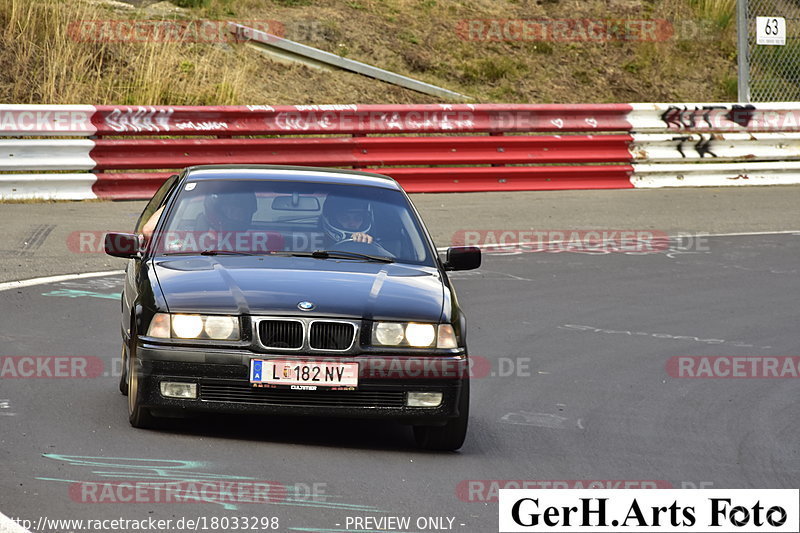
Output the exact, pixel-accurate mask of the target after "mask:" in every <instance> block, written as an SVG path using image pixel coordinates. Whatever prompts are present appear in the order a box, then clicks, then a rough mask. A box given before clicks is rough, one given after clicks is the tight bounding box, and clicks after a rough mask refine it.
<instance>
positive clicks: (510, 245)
mask: <svg viewBox="0 0 800 533" xmlns="http://www.w3.org/2000/svg"><path fill="white" fill-rule="evenodd" d="M563 231H564V232H567V231H586V230H563ZM590 231H603V230H602V229H599V230H590ZM653 231H655V230H653ZM792 234H796V235H800V229H793V230H782V231H750V232H741V233H699V232H698V233H688V232H687V233H684V234H681V235H667V236H666V238H667V239H686V238H690V237H691V238H696V237H747V236H751V235H792ZM659 238H662V239H663V238H664V237H659ZM560 242H564V241H545V242H542V243H537V244H558V243H560ZM530 244H531V242H508V243H502V244H500V243H496V244H475V245H473V246H477V247H478V248H480V249H482V250H483V249H492V248H513V247H515V246H525V245H530ZM459 246H460V245H459ZM447 248H449V247H448V246H440V247H438V248H436V251H437V252H446V251H447ZM0 290H1V289H0Z"/></svg>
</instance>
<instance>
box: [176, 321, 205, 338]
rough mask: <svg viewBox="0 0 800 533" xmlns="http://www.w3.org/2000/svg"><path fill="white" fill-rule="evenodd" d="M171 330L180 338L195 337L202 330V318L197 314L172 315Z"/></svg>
mask: <svg viewBox="0 0 800 533" xmlns="http://www.w3.org/2000/svg"><path fill="white" fill-rule="evenodd" d="M172 331H173V333H175V336H176V337H180V338H181V339H196V338H197V337H199V336H200V334H201V333H202V332H203V319H202V318H201V317H200V316H199V315H173V316H172Z"/></svg>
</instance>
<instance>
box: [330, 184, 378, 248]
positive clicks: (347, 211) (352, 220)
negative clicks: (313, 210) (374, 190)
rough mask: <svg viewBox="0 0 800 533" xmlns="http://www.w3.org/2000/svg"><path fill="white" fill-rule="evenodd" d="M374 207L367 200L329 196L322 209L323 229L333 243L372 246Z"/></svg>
mask: <svg viewBox="0 0 800 533" xmlns="http://www.w3.org/2000/svg"><path fill="white" fill-rule="evenodd" d="M372 223H373V215H372V207H371V206H370V204H369V202H367V201H366V200H361V199H359V198H347V197H342V196H329V197H328V198H327V199H326V200H325V205H324V206H323V208H322V229H323V230H324V231H325V237H326V239H327V240H328V241H329V242H330V243H331V244H335V243H340V242H342V241H347V240H353V241H355V242H363V243H367V244H371V243H372V241H373V240H374V239H373V237H372V235H370V234H369V233H368V232H369V230H370V229H371V228H372Z"/></svg>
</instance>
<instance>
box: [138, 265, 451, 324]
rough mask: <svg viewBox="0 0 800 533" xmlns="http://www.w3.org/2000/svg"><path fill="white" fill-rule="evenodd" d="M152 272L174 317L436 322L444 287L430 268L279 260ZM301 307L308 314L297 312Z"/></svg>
mask: <svg viewBox="0 0 800 533" xmlns="http://www.w3.org/2000/svg"><path fill="white" fill-rule="evenodd" d="M153 264H154V268H155V273H156V276H157V278H158V281H159V284H160V286H161V291H162V293H163V295H164V298H165V300H166V303H167V307H168V308H169V311H170V312H172V313H212V314H217V313H218V314H241V315H251V314H252V315H259V314H273V315H301V314H302V315H304V316H327V317H347V318H363V319H375V320H417V321H426V322H438V321H439V320H440V318H441V316H442V307H443V302H444V290H445V287H444V285H443V283H442V280H441V277H440V274H439V271H438V270H437V269H435V268H432V267H424V266H415V265H405V264H404V265H401V264H394V263H375V262H362V261H351V260H334V259H314V258H309V257H284V256H215V257H179V258H176V257H162V258H156V259H154V260H153ZM302 301H307V302H312V303H313V304H314V309H313V310H311V311H300V310H299V309H298V306H297V305H298V303H300V302H302Z"/></svg>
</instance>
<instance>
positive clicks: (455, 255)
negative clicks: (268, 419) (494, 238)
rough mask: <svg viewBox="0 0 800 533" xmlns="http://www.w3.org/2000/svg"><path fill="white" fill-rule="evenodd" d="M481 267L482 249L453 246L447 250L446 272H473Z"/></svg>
mask: <svg viewBox="0 0 800 533" xmlns="http://www.w3.org/2000/svg"><path fill="white" fill-rule="evenodd" d="M479 266H481V249H480V248H478V247H477V246H451V247H450V248H448V249H447V260H446V261H445V263H444V268H445V270H473V269H475V268H478V267H479Z"/></svg>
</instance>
